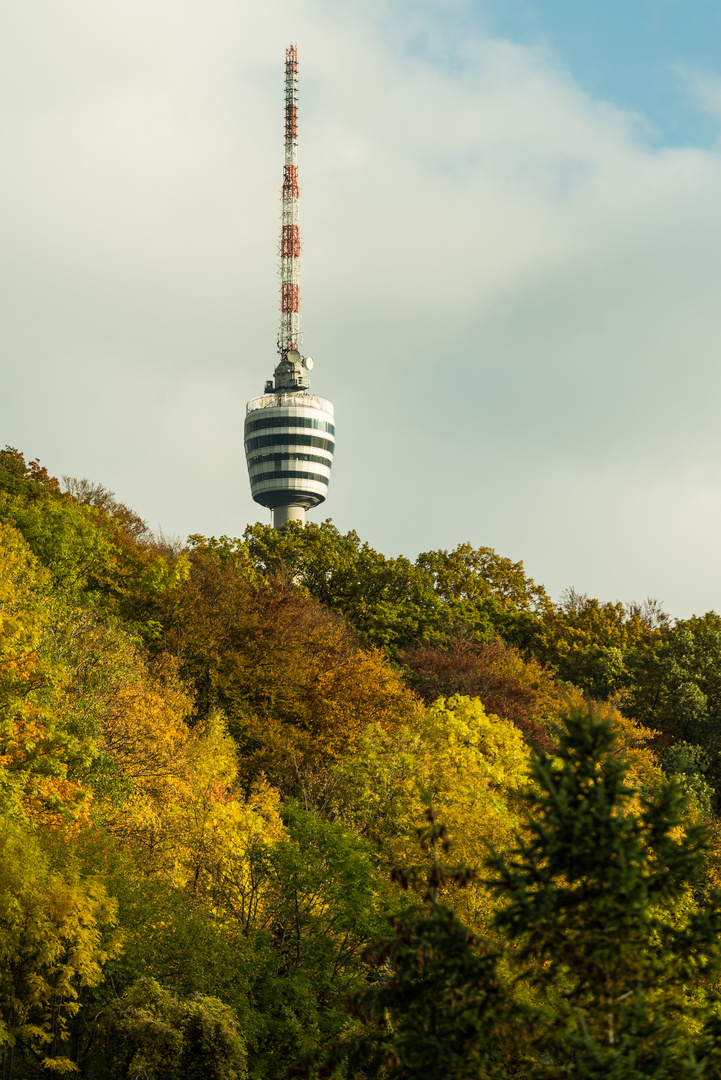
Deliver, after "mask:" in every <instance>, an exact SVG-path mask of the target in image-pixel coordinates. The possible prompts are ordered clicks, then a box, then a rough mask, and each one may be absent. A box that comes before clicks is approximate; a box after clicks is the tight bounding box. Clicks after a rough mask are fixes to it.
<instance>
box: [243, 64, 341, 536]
mask: <svg viewBox="0 0 721 1080" xmlns="http://www.w3.org/2000/svg"><path fill="white" fill-rule="evenodd" d="M297 153H298V50H297V49H296V47H295V46H294V45H291V46H290V47H289V48H288V49H286V53H285V161H284V164H283V189H282V217H281V233H280V281H281V285H280V331H279V333H278V353H279V356H280V359H279V361H278V364H277V366H276V368H275V371H274V373H273V378H272V379H269V380H268V382H267V383H266V384H265V393H264V394H262V395H261V396H260V397H256V398H252V399H251V400H250V401H249V402H248V405H247V407H246V417H245V455H246V459H247V462H248V474H249V476H250V490H251V494H252V496H253V498H254V499H255V501H256V502H257V503H260V504H261V506H266V507H269V508H270V509H271V510H272V511H273V521H274V524H275V526H276V528H278V527H280V526H281V525H282V524H283V523H284V522H286V521H299V522H301V523H303V522H304V521H305V512H306V510H310V509H311V508H312V507H314V506H318V504H319V503H322V502H323V501H324V500H325V497H326V495H327V493H328V483H329V481H330V470H331V466H332V464H333V452H334V450H335V426H334V423H333V405H332V404H331V402H330V401H326V400H325V398H320V397H315V396H314V395H312V394H310V393H309V389H308V388H309V379H308V372H309V371H310V370H311V369H312V367H313V360H312V358H311V357H310V356H302V355H301V352H300V347H301V344H302V335H301V330H300V253H301V241H300V226H299V219H298V200H299V197H300V188H299V187H298V160H297Z"/></svg>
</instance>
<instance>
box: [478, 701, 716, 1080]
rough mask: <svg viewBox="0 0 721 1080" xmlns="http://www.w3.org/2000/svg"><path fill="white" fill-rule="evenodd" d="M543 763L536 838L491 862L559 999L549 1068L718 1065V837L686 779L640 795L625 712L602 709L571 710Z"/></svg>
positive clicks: (531, 959)
mask: <svg viewBox="0 0 721 1080" xmlns="http://www.w3.org/2000/svg"><path fill="white" fill-rule="evenodd" d="M532 771H533V779H534V780H535V785H534V789H533V790H532V792H531V794H530V795H529V796H528V816H529V821H528V829H527V832H526V834H525V838H524V839H522V840H520V841H519V843H518V846H517V848H516V849H515V850H514V851H513V852H511V854H510V855H509V856H508V857H507V858H503V857H497V858H494V859H492V860H490V866H491V868H492V869H493V870H494V871H495V874H496V880H495V886H496V888H497V890H498V892H499V894H500V895H501V897H502V898H503V899H504V900H505V906H504V907H503V908H502V909H501V911H500V912H499V914H498V916H497V926H498V928H499V929H500V930H501V931H502V932H503V933H504V934H505V935H507V936H508V937H509V938H510V939H511V941H512V942H515V944H516V946H517V949H518V952H517V956H518V958H519V962H520V964H521V965H522V972H523V974H522V976H521V977H522V978H524V979H527V980H529V979H530V981H531V982H532V983H535V986H536V988H537V991H538V992H540V994H541V997H542V999H545V1001H546V1002H548V1003H549V1004H551V1005H552V1006H553V1009H552V1010H550V1009H549V1011H548V1013H547V1014H546V1021H545V1023H543V1022H541V1023H540V1024H539V1029H538V1030H539V1031H540V1035H538V1036H537V1039H536V1049H537V1060H538V1069H537V1074H538V1075H540V1076H548V1077H561V1076H564V1077H573V1078H574V1080H582V1078H583V1080H637V1078H638V1080H641V1078H643V1080H665V1078H668V1080H681V1078H690V1077H702V1076H714V1077H715V1076H718V1064H717V1063H715V1050H714V1049H713V1043H714V1040H713V1037H712V1033H711V1030H710V1028H707V1029H706V1032H705V1033H704V1034H703V1035H702V1036H701V1038H700V1039H698V1038H697V1039H696V1040H694V1036H693V1030H694V1027H696V1028H698V1023H699V1020H700V1019H702V1017H703V1013H704V1012H706V1013H707V1012H708V1008H709V1004H710V997H709V994H708V993H707V991H708V990H709V989H710V983H711V977H712V975H713V974H714V973H715V972H716V971H717V970H718V966H719V954H718V949H717V947H716V939H717V937H718V934H719V929H721V918H720V916H719V910H718V897H714V898H713V902H712V904H711V905H707V906H706V907H705V908H703V909H701V910H699V909H697V908H696V907H695V905H694V904H693V902H692V897H691V891H690V884H691V883H692V882H693V881H694V879H695V878H696V877H697V874H698V871H699V868H700V866H701V864H702V862H703V860H704V857H705V854H706V851H707V838H706V834H705V831H704V829H703V828H701V827H699V826H693V827H690V828H689V827H685V828H682V825H683V810H684V799H683V796H682V794H681V792H680V789H679V788H678V787H677V786H676V785H675V784H673V783H672V784H669V785H668V786H666V787H665V788H664V789H663V790H662V791H661V792H660V793H659V794H658V795H656V796H654V797H651V798H640V805H639V801H638V800H639V796H638V795H637V793H635V792H634V790H633V789H632V788H631V787H630V786H629V785H628V782H627V766H626V763H625V762H624V760H623V757H622V756H620V755H619V753H618V751H617V748H616V740H615V736H614V732H613V726H612V722H611V720H610V719H608V718H606V719H603V718H602V717H601V715H600V712H599V710H597V709H596V708H594V707H590V708H589V709H588V710H587V711H584V710H577V711H575V712H573V713H572V714H571V715H570V716H569V718H568V721H567V732H566V735H565V737H564V738H563V739H562V741H561V745H560V749H559V754H558V756H557V757H550V756H549V755H547V754H545V753H543V752H540V753H538V754H537V755H536V757H535V761H534V764H533V767H532ZM542 1018H543V1013H542V1012H539V1015H538V1019H539V1021H542Z"/></svg>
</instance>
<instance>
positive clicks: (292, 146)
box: [278, 45, 301, 360]
mask: <svg viewBox="0 0 721 1080" xmlns="http://www.w3.org/2000/svg"><path fill="white" fill-rule="evenodd" d="M282 197H283V211H282V225H281V233H280V280H281V285H280V333H279V335H278V352H279V353H280V355H281V359H283V360H285V359H286V357H287V355H288V353H289V352H296V351H298V349H299V348H300V251H301V248H300V226H299V223H298V200H299V198H300V188H299V186H298V49H297V48H296V46H295V45H290V46H289V47H288V48H287V49H286V51H285V162H284V164H283V196H282Z"/></svg>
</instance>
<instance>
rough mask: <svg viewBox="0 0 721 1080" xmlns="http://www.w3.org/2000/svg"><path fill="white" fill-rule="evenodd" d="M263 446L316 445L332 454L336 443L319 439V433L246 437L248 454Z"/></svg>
mask: <svg viewBox="0 0 721 1080" xmlns="http://www.w3.org/2000/svg"><path fill="white" fill-rule="evenodd" d="M263 446H315V447H317V448H318V450H328V451H329V453H331V454H332V453H333V451H334V450H335V443H332V442H331V441H330V439H319V438H318V436H317V435H258V436H257V437H256V438H255V439H246V442H245V452H246V454H248V453H250V451H252V450H260V448H261V447H263Z"/></svg>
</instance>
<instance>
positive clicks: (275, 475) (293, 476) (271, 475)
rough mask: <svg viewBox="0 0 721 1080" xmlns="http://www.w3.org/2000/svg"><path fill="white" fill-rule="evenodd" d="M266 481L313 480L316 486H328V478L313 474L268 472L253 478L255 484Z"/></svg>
mask: <svg viewBox="0 0 721 1080" xmlns="http://www.w3.org/2000/svg"><path fill="white" fill-rule="evenodd" d="M264 480H313V481H315V483H316V484H325V485H326V487H327V486H328V477H327V476H319V474H318V473H312V472H267V473H261V474H260V476H254V477H253V483H254V484H262V483H263V481H264Z"/></svg>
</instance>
